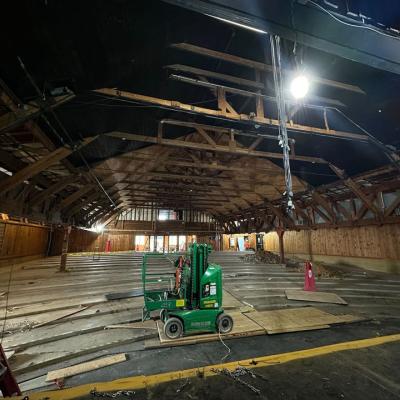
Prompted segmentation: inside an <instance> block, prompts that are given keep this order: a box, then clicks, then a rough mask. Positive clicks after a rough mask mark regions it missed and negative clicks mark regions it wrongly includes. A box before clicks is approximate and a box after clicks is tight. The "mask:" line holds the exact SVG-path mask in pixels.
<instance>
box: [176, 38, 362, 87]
mask: <svg viewBox="0 0 400 400" xmlns="http://www.w3.org/2000/svg"><path fill="white" fill-rule="evenodd" d="M170 46H171V47H174V48H176V49H180V50H185V51H188V52H191V53H196V54H200V55H203V56H206V57H210V58H215V59H217V60H222V61H226V62H230V63H233V64H236V65H242V66H244V67H249V68H253V69H256V70H259V71H267V72H272V71H273V67H272V65H269V64H264V63H262V62H259V61H254V60H249V59H247V58H243V57H239V56H235V55H233V54H228V53H223V52H221V51H216V50H212V49H207V48H205V47H199V46H195V45H193V44H190V43H174V44H171V45H170ZM284 73H285V74H293V71H288V70H284ZM313 81H315V82H317V83H321V84H323V85H327V86H332V87H336V88H339V89H343V90H349V91H352V92H355V93H359V94H365V92H364V91H363V90H362V89H361V88H359V87H358V86H355V85H350V84H348V83H343V82H337V81H332V80H330V79H324V78H319V77H314V78H313Z"/></svg>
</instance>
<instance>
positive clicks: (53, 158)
mask: <svg viewBox="0 0 400 400" xmlns="http://www.w3.org/2000/svg"><path fill="white" fill-rule="evenodd" d="M71 153H72V150H71V149H70V148H68V147H60V148H58V149H57V150H54V151H52V152H51V153H49V154H48V155H46V156H44V157H42V158H40V159H39V160H38V161H36V162H34V163H33V164H29V165H27V166H26V167H25V168H24V169H22V170H20V171H18V172H16V173H15V174H13V175H11V176H10V177H8V178H6V179H3V180H2V181H0V193H6V192H8V191H9V190H11V189H13V188H14V187H15V186H17V185H18V184H20V183H22V182H24V181H26V180H28V179H29V178H32V177H33V176H35V175H37V174H39V173H40V172H42V171H44V170H45V169H47V168H48V167H50V166H51V165H54V164H56V163H57V162H59V161H60V160H62V159H63V158H65V157H67V156H69V155H70V154H71Z"/></svg>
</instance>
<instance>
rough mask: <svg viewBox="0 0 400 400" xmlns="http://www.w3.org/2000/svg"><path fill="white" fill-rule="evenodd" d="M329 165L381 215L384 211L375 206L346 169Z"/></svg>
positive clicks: (374, 211) (355, 192)
mask: <svg viewBox="0 0 400 400" xmlns="http://www.w3.org/2000/svg"><path fill="white" fill-rule="evenodd" d="M329 167H330V168H331V169H332V171H334V172H335V174H336V175H337V176H338V177H339V178H340V179H342V180H343V183H344V184H345V185H346V186H347V187H348V188H349V189H351V190H352V192H353V193H354V194H355V195H356V196H357V197H358V198H359V199H360V200H361V201H362V202H363V203H364V204H365V205H366V206H367V207H368V208H369V209H370V210H371V211H372V212H373V213H374V214H375V215H376V216H381V215H382V212H381V211H380V210H379V209H378V208H377V207H376V206H375V204H374V203H373V201H371V200H370V199H369V197H368V196H367V194H366V193H365V192H364V190H363V189H362V187H361V186H360V185H359V184H358V183H357V182H355V181H354V180H353V179H352V178H350V177H348V176H347V175H346V173H345V171H343V170H341V169H340V168H338V167H336V166H335V165H333V164H329Z"/></svg>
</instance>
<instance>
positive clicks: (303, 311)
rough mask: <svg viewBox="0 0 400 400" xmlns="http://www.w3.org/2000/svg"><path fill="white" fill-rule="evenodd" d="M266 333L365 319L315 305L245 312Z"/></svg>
mask: <svg viewBox="0 0 400 400" xmlns="http://www.w3.org/2000/svg"><path fill="white" fill-rule="evenodd" d="M247 316H248V318H250V319H252V320H253V321H254V322H256V323H257V324H258V325H260V326H262V327H263V328H264V329H265V330H266V331H267V333H268V334H275V333H284V332H297V331H305V330H314V329H326V328H329V327H330V325H333V324H341V323H350V322H357V321H362V320H365V318H362V317H358V316H355V315H350V314H345V315H333V314H330V313H328V312H325V311H322V310H319V309H318V308H315V307H301V308H288V309H284V310H274V311H254V312H252V313H249V314H247Z"/></svg>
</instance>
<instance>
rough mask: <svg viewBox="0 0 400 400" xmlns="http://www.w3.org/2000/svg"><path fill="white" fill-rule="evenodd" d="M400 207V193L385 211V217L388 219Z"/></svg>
mask: <svg viewBox="0 0 400 400" xmlns="http://www.w3.org/2000/svg"><path fill="white" fill-rule="evenodd" d="M397 207H400V193H399V194H397V197H396V198H395V199H394V200H393V201H392V203H391V204H390V206H389V207H388V208H387V209H386V210H385V217H388V216H389V215H391V214H392V212H393V211H394V210H395V209H396V208H397Z"/></svg>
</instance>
